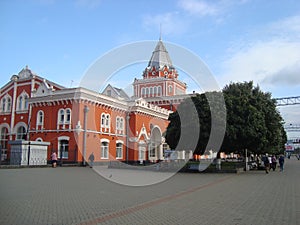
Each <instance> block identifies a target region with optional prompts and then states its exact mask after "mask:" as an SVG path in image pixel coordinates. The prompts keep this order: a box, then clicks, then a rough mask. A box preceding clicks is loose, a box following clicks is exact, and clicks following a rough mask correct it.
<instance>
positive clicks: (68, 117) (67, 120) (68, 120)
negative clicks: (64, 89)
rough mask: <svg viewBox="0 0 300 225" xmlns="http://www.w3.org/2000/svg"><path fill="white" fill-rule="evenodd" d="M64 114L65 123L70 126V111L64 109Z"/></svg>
mask: <svg viewBox="0 0 300 225" xmlns="http://www.w3.org/2000/svg"><path fill="white" fill-rule="evenodd" d="M65 114H66V120H65V123H68V124H70V123H71V109H66V110H65Z"/></svg>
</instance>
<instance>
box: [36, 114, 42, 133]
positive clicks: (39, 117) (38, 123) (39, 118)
mask: <svg viewBox="0 0 300 225" xmlns="http://www.w3.org/2000/svg"><path fill="white" fill-rule="evenodd" d="M36 126H37V128H36V129H38V126H42V127H43V126H44V112H43V110H39V111H38V112H37V116H36Z"/></svg>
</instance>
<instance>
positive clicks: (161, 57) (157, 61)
mask: <svg viewBox="0 0 300 225" xmlns="http://www.w3.org/2000/svg"><path fill="white" fill-rule="evenodd" d="M153 66H154V67H155V68H157V69H159V68H162V67H164V66H167V67H173V65H172V61H171V58H170V56H169V53H168V51H167V49H166V47H165V45H164V43H163V42H162V40H161V38H160V39H159V41H158V43H157V45H156V47H155V49H154V51H153V53H152V56H151V59H150V61H149V64H148V67H153Z"/></svg>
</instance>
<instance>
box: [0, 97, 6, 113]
mask: <svg viewBox="0 0 300 225" xmlns="http://www.w3.org/2000/svg"><path fill="white" fill-rule="evenodd" d="M1 109H2V112H6V98H5V97H4V98H3V99H2V107H1Z"/></svg>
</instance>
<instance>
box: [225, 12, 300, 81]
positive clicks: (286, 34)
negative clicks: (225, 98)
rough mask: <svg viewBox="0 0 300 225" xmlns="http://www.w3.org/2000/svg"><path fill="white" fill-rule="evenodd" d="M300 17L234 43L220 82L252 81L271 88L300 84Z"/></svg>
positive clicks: (268, 26)
mask: <svg viewBox="0 0 300 225" xmlns="http://www.w3.org/2000/svg"><path fill="white" fill-rule="evenodd" d="M299 32H300V17H298V16H297V17H290V18H286V19H283V20H281V21H278V22H276V23H271V24H269V25H266V26H264V27H262V28H261V29H259V30H255V31H253V32H252V35H251V34H250V36H251V37H250V40H249V37H248V40H244V41H241V42H238V44H233V45H232V46H231V48H230V53H229V54H228V55H227V56H226V58H225V59H224V61H223V62H222V69H223V72H222V76H221V80H220V82H221V83H223V84H228V83H229V82H230V81H241V82H242V81H249V80H254V81H255V82H256V83H259V84H261V85H265V86H268V87H271V86H273V87H274V86H276V85H293V86H295V85H300V76H299V75H300V65H299V64H300V39H299Z"/></svg>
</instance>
